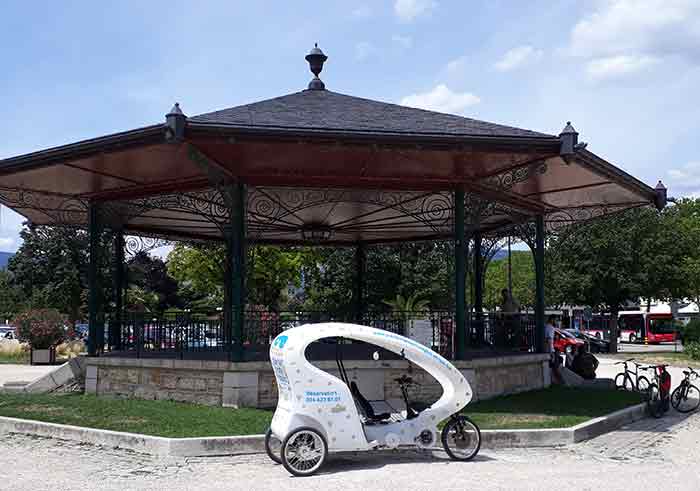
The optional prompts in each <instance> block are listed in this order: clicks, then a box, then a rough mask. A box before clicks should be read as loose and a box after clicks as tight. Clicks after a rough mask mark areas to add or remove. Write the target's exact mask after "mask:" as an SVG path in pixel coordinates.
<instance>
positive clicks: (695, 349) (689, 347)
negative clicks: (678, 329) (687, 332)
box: [683, 341, 700, 360]
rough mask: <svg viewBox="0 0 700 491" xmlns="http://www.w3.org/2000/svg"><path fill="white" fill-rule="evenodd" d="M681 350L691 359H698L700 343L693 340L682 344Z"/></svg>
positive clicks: (699, 357)
mask: <svg viewBox="0 0 700 491" xmlns="http://www.w3.org/2000/svg"><path fill="white" fill-rule="evenodd" d="M683 350H684V351H685V352H686V354H687V355H688V356H689V357H690V358H691V359H693V360H700V343H698V342H697V341H693V342H691V343H687V344H684V345H683Z"/></svg>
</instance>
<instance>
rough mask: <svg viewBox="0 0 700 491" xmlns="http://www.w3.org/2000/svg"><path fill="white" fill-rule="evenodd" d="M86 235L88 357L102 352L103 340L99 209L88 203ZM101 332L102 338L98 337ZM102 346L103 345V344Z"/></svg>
mask: <svg viewBox="0 0 700 491" xmlns="http://www.w3.org/2000/svg"><path fill="white" fill-rule="evenodd" d="M88 235H89V240H90V248H89V254H90V258H89V259H90V262H89V264H88V346H87V349H88V356H97V354H98V352H100V351H102V347H101V346H100V338H102V339H103V340H104V325H102V326H100V311H101V309H100V302H101V298H100V297H101V293H102V292H101V288H100V274H99V267H100V252H101V251H100V249H101V244H100V209H99V205H97V204H95V203H90V205H89V208H88ZM100 331H102V336H100V334H99V333H100ZM103 344H104V343H103Z"/></svg>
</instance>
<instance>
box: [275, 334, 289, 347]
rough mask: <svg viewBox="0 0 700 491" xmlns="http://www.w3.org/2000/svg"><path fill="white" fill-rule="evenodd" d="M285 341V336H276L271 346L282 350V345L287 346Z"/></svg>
mask: <svg viewBox="0 0 700 491" xmlns="http://www.w3.org/2000/svg"><path fill="white" fill-rule="evenodd" d="M287 339H288V338H287V336H277V338H275V342H274V343H273V346H274V347H275V348H279V349H282V348H284V345H285V344H287Z"/></svg>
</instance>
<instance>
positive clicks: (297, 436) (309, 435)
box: [282, 428, 328, 476]
mask: <svg viewBox="0 0 700 491" xmlns="http://www.w3.org/2000/svg"><path fill="white" fill-rule="evenodd" d="M327 456H328V445H327V444H326V439H325V438H323V435H321V434H320V433H319V432H318V431H316V430H314V429H313V428H299V429H298V430H296V431H294V432H293V433H291V434H289V435H288V436H287V438H285V439H284V443H282V465H284V468H285V469H287V470H288V471H289V472H290V473H291V474H294V475H295V476H310V475H312V474H313V473H315V472H316V471H317V470H319V469H320V468H321V466H322V465H323V463H324V462H325V461H326V457H327Z"/></svg>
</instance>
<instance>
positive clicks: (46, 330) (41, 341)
mask: <svg viewBox="0 0 700 491" xmlns="http://www.w3.org/2000/svg"><path fill="white" fill-rule="evenodd" d="M65 324H66V319H65V317H64V316H63V315H62V314H61V313H60V312H58V311H57V310H55V309H32V310H28V311H26V312H24V313H22V314H20V315H19V316H18V317H17V318H16V319H15V326H16V327H15V329H16V332H17V337H18V338H19V340H20V341H23V342H26V343H28V344H29V347H30V363H31V364H32V365H46V364H51V363H54V362H55V361H56V345H58V344H59V343H60V342H61V341H63V339H64V338H65V335H66V331H65Z"/></svg>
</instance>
